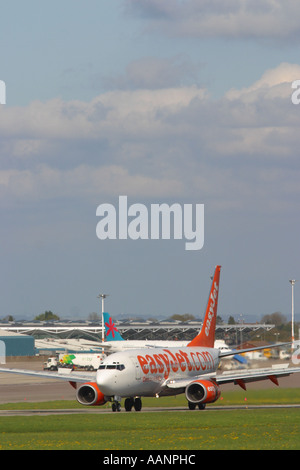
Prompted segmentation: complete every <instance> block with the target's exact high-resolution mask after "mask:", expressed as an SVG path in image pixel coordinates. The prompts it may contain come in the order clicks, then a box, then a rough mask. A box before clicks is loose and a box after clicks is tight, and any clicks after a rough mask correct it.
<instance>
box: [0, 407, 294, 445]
mask: <svg viewBox="0 0 300 470" xmlns="http://www.w3.org/2000/svg"><path fill="white" fill-rule="evenodd" d="M299 435H300V410H298V409H296V410H291V409H285V410H282V409H275V410H271V411H270V410H255V411H254V410H247V409H244V410H232V411H227V410H223V411H222V410H221V411H212V410H211V411H208V412H200V411H194V412H190V411H184V412H153V413H144V414H143V413H129V414H125V413H111V414H103V415H99V414H98V415H95V414H93V415H71V416H69V415H68V416H67V415H63V416H62V415H59V416H57V415H54V416H44V417H41V416H33V417H26V418H24V417H21V416H14V417H2V418H0V449H1V450H7V449H11V450H21V449H24V450H25V449H26V450H31V449H32V450H33V449H34V450H47V449H48V450H50V449H51V450H71V449H72V450H79V449H80V450H89V449H90V450H101V449H102V450H201V449H202V450H204V449H207V450H211V449H218V450H223V449H224V450H225V449H226V450H230V449H248V450H250V449H259V450H265V449H268V450H275V449H277V450H280V449H282V450H286V449H299V447H300V445H299Z"/></svg>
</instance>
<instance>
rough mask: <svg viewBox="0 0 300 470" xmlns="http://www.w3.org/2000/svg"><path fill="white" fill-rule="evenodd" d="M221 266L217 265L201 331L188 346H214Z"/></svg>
mask: <svg viewBox="0 0 300 470" xmlns="http://www.w3.org/2000/svg"><path fill="white" fill-rule="evenodd" d="M220 272H221V266H216V269H215V274H214V277H213V281H212V285H211V289H210V293H209V298H208V302H207V307H206V312H205V317H204V320H203V325H202V328H201V331H200V333H199V334H198V335H197V336H196V337H195V338H194V339H193V340H192V341H191V342H190V343H189V344H188V346H191V347H193V346H204V347H208V348H213V347H214V342H215V330H216V320H217V308H218V297H219V285H220Z"/></svg>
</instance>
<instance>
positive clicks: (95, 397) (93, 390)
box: [76, 382, 107, 406]
mask: <svg viewBox="0 0 300 470" xmlns="http://www.w3.org/2000/svg"><path fill="white" fill-rule="evenodd" d="M76 399H77V401H78V402H79V403H80V404H81V405H88V406H100V405H104V403H106V402H107V399H106V397H105V396H104V395H103V393H102V392H101V391H100V390H99V388H98V385H97V384H96V383H92V382H90V383H86V384H83V385H81V386H80V387H79V388H78V390H77V392H76Z"/></svg>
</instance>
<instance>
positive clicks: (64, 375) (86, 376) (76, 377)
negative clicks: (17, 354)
mask: <svg viewBox="0 0 300 470" xmlns="http://www.w3.org/2000/svg"><path fill="white" fill-rule="evenodd" d="M0 372H5V373H11V374H23V375H30V376H31V377H41V378H44V379H55V380H65V381H67V382H81V383H85V382H91V381H92V382H94V381H95V380H96V372H94V373H91V372H90V373H86V372H80V373H78V372H77V373H76V372H73V371H72V370H71V369H64V370H63V371H62V372H49V371H47V370H41V371H36V370H27V369H7V368H4V367H2V368H0ZM0 383H1V375H0Z"/></svg>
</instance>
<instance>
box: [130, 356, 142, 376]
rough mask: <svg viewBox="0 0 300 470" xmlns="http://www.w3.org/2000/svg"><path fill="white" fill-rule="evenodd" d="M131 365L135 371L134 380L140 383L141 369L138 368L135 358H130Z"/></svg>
mask: <svg viewBox="0 0 300 470" xmlns="http://www.w3.org/2000/svg"><path fill="white" fill-rule="evenodd" d="M130 359H131V361H132V363H133V365H134V369H135V380H138V381H140V380H141V368H140V365H139V363H138V361H137V359H136V357H131V358H130Z"/></svg>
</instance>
